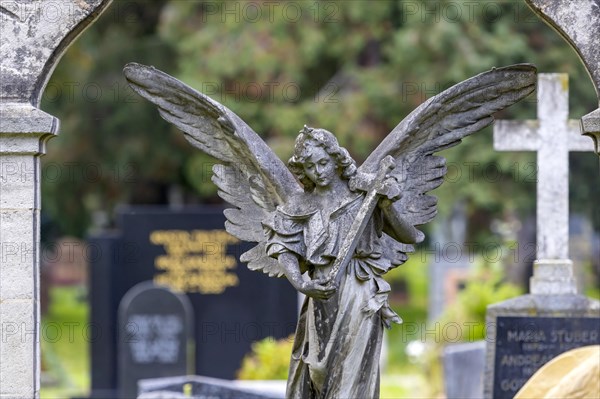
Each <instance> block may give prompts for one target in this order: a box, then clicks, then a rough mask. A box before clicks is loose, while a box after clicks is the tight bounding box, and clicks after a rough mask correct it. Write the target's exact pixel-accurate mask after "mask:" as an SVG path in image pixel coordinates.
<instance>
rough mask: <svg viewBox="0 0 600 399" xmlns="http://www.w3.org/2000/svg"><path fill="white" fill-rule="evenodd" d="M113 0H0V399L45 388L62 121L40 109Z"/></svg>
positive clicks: (13, 398)
mask: <svg viewBox="0 0 600 399" xmlns="http://www.w3.org/2000/svg"><path fill="white" fill-rule="evenodd" d="M109 3H110V0H87V1H85V2H84V1H80V0H61V1H60V2H56V1H53V2H48V1H42V0H29V1H22V0H19V1H16V0H15V1H8V0H0V48H1V49H2V56H1V57H0V333H1V336H0V398H1V399H5V398H6V399H8V398H10V399H20V398H36V397H38V396H39V388H40V340H41V339H42V338H43V337H40V334H39V331H40V330H39V327H40V312H39V289H40V287H39V281H40V279H39V258H40V255H39V253H40V247H39V242H40V239H39V236H40V164H39V156H40V155H42V154H43V153H44V151H45V143H46V141H47V140H48V139H49V138H51V137H52V136H53V135H55V134H56V133H57V132H58V125H59V124H58V119H56V118H54V117H53V116H51V115H48V114H46V113H45V112H43V111H41V110H40V109H39V104H40V98H41V95H42V93H43V91H44V88H45V86H46V83H47V82H48V79H49V78H50V75H51V74H52V71H53V70H54V67H55V66H56V63H57V62H58V60H59V59H60V57H61V56H62V54H63V53H64V51H65V50H66V49H67V47H68V46H69V45H70V44H71V43H72V42H73V40H75V38H76V37H77V36H78V35H79V34H80V33H81V32H83V30H84V29H85V28H86V27H87V26H88V25H89V24H90V23H91V22H92V21H93V20H94V19H96V18H97V17H98V15H99V14H100V13H101V12H102V11H103V10H104V9H105V8H106V7H107V6H108V4H109Z"/></svg>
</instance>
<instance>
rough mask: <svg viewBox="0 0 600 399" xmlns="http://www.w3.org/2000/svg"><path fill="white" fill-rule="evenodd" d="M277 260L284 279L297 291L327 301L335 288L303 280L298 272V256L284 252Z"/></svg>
mask: <svg viewBox="0 0 600 399" xmlns="http://www.w3.org/2000/svg"><path fill="white" fill-rule="evenodd" d="M277 259H278V260H279V265H280V266H281V268H282V269H283V270H284V273H285V277H287V279H288V281H289V282H290V284H292V286H293V287H294V288H295V289H296V290H297V291H299V292H301V293H303V294H304V295H307V296H310V297H312V298H317V299H327V298H329V297H331V296H332V295H333V294H334V292H335V290H336V288H335V287H333V286H324V285H322V284H321V282H320V281H315V280H309V281H306V280H304V278H303V277H302V273H301V272H300V264H299V262H298V256H297V255H295V254H294V253H292V252H284V253H282V254H280V255H279V256H278V258H277Z"/></svg>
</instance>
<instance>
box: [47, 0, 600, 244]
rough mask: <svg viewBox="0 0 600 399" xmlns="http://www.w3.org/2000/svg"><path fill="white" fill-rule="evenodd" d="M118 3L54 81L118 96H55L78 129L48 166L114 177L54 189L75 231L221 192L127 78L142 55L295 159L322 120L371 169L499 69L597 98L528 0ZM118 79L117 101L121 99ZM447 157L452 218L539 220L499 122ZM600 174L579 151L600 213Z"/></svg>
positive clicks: (584, 191) (579, 101)
mask: <svg viewBox="0 0 600 399" xmlns="http://www.w3.org/2000/svg"><path fill="white" fill-rule="evenodd" d="M112 7H113V15H116V16H112V17H111V14H110V11H109V13H108V14H107V15H105V16H104V17H103V18H102V19H101V21H100V23H99V24H97V25H96V26H95V27H93V28H92V29H91V30H90V31H88V32H87V33H86V34H85V35H84V36H83V37H82V38H81V40H80V41H79V42H78V43H77V44H76V46H75V47H73V49H71V51H70V53H69V54H68V55H67V56H66V57H65V60H64V61H63V62H62V63H61V65H60V67H59V69H58V71H57V73H56V74H55V78H54V80H53V82H54V83H57V84H58V85H62V87H64V84H65V82H69V81H74V80H76V81H77V82H80V83H81V85H84V84H85V83H86V82H97V83H98V84H101V85H103V86H102V87H103V94H105V96H103V98H102V99H100V100H98V101H96V102H92V101H89V99H86V98H83V99H81V98H76V99H75V101H69V99H66V98H64V96H62V97H60V98H59V100H57V101H46V109H48V110H49V111H50V112H51V113H53V114H55V115H57V116H59V117H61V119H62V121H63V137H61V138H59V139H55V140H54V143H53V144H51V145H50V151H49V154H50V155H49V156H48V157H47V159H46V161H47V164H49V163H51V162H60V163H61V164H63V163H65V162H67V160H69V162H81V163H84V162H88V163H89V162H94V163H97V164H98V165H100V166H101V167H102V169H103V172H105V173H106V175H107V176H106V177H107V178H105V179H102V180H101V181H98V182H88V181H85V180H77V181H75V182H73V181H72V180H69V179H65V178H64V177H63V178H61V179H57V180H55V181H52V182H48V183H47V184H45V188H44V189H45V195H44V200H45V206H46V209H47V210H48V212H49V213H51V214H52V215H53V216H54V217H55V218H56V217H58V216H59V215H60V220H61V223H62V224H63V229H64V230H66V231H68V232H70V233H76V234H81V233H82V232H83V231H84V230H85V228H86V226H88V225H89V215H90V212H91V211H93V210H98V209H99V210H104V211H107V212H109V213H110V212H111V210H112V208H113V207H114V206H115V204H118V203H121V202H124V203H127V202H135V198H136V197H142V196H143V193H144V188H145V189H146V190H149V189H150V188H152V187H156V186H157V185H160V186H163V187H166V186H170V185H178V186H183V187H185V188H187V189H188V190H189V191H191V192H194V193H195V194H197V195H198V196H200V197H202V198H209V199H213V198H214V195H215V191H214V187H213V186H212V185H211V183H210V182H209V174H210V173H209V171H210V166H211V164H212V160H211V159H210V158H209V157H207V156H205V155H202V154H200V153H199V152H197V151H193V150H192V149H191V147H190V146H188V145H187V144H185V143H183V142H182V139H181V137H180V135H177V134H175V133H174V132H172V130H173V129H171V128H170V127H168V126H167V125H166V124H165V123H163V122H161V121H160V119H159V117H158V115H157V113H156V111H154V110H152V107H151V106H148V105H147V104H145V103H143V101H142V100H141V99H138V98H137V97H133V94H131V93H130V92H129V91H128V90H127V89H126V86H125V82H124V81H123V79H122V78H121V69H122V66H123V65H124V64H125V63H126V62H129V61H139V62H142V63H147V64H153V65H155V66H157V67H159V68H161V69H163V70H165V71H167V72H169V73H171V74H173V75H174V76H176V77H178V78H180V79H181V80H183V81H185V82H186V83H188V84H189V85H191V86H192V87H195V88H197V89H198V90H200V91H203V92H205V93H206V94H208V95H210V96H211V97H213V98H214V99H216V100H217V101H220V102H222V103H223V104H225V105H226V106H228V107H229V108H231V109H232V110H233V111H234V112H236V113H237V114H239V115H240V116H241V117H242V118H243V119H244V120H246V121H247V122H248V123H249V125H250V126H252V127H253V128H254V129H255V130H256V131H257V132H259V134H261V135H262V136H263V138H264V139H265V140H267V141H268V143H269V145H270V146H271V147H272V148H273V149H274V150H275V151H276V152H277V154H278V155H279V156H280V157H281V158H282V159H284V160H287V159H288V158H289V156H290V154H291V151H292V148H293V140H294V138H295V136H296V135H297V132H298V131H299V130H300V129H301V128H302V126H303V125H304V124H308V125H313V126H319V127H323V128H326V129H328V130H331V131H333V132H334V133H335V134H336V135H337V136H338V138H339V140H340V142H341V144H342V145H344V146H346V147H347V148H348V149H349V150H350V152H351V153H352V155H353V156H354V157H355V158H356V159H357V160H358V161H359V162H360V161H362V160H364V159H365V157H366V156H367V155H368V154H369V153H370V152H371V151H372V150H373V148H374V147H375V146H376V145H377V144H378V143H379V142H380V141H381V140H382V138H383V137H385V135H386V134H387V133H388V132H389V131H391V130H392V129H393V127H394V126H395V125H396V124H397V123H398V122H400V120H401V119H402V118H404V117H405V116H406V115H407V114H408V113H409V112H411V111H412V110H413V109H414V108H415V107H417V106H418V105H419V104H420V103H422V102H423V101H424V100H425V99H426V98H428V97H430V96H432V95H434V94H436V93H438V92H440V91H442V90H444V89H446V88H448V87H450V86H451V85H453V84H455V83H457V82H459V81H461V80H464V79H465V78H467V77H470V76H473V75H475V74H477V73H480V72H483V71H485V70H488V69H490V68H492V67H494V66H502V65H508V64H512V63H518V62H530V63H534V64H536V65H537V66H538V68H539V70H540V71H541V72H566V73H568V74H569V75H570V79H571V93H572V95H571V108H572V111H571V114H572V115H573V117H580V116H581V115H583V114H585V113H586V112H589V111H590V110H591V109H592V107H593V106H594V105H595V103H596V101H595V96H594V92H593V89H592V86H591V84H590V80H589V78H588V77H587V76H586V73H585V71H584V69H583V67H582V65H581V63H580V62H579V60H578V59H577V57H576V55H575V53H574V52H573V51H572V50H571V49H570V48H569V47H568V46H567V44H566V43H565V42H564V41H563V40H562V39H561V38H560V37H559V36H558V35H557V34H556V33H555V32H554V31H552V30H551V29H550V28H548V27H547V26H546V25H544V24H543V23H542V22H541V21H539V20H538V19H537V17H535V16H534V15H533V14H532V13H531V12H530V10H529V9H528V8H527V7H526V6H525V5H524V4H523V2H521V1H514V2H513V1H507V2H468V1H465V2H460V1H459V2H456V1H452V2H449V1H439V2H432V1H376V2H370V1H315V0H302V1H293V2H277V1H276V2H273V1H270V2H269V1H252V2H243V1H214V0H212V1H152V2H149V1H145V2H142V1H137V2H136V1H127V2H125V1H123V2H119V1H117V2H115V4H114V5H113V6H112ZM115 83H117V86H118V89H119V95H120V97H119V99H118V101H115V100H114V98H111V97H110V96H108V95H106V94H107V93H111V92H110V88H111V87H112V86H111V85H115ZM49 94H50V92H48V93H47V97H49ZM130 96H131V97H130ZM535 108H536V104H535V98H530V99H529V100H528V101H525V102H524V103H523V104H519V105H517V106H515V107H512V108H511V109H510V110H508V111H505V112H502V113H500V114H499V115H498V117H500V118H510V119H514V118H534V117H535ZM59 141H60V142H59ZM444 155H445V156H446V157H447V158H448V162H449V165H450V166H451V168H450V173H452V175H449V177H448V181H447V183H446V184H444V185H443V186H442V187H441V188H440V189H438V190H437V195H438V196H439V197H440V209H441V211H442V213H444V212H448V210H449V208H450V207H451V205H452V203H453V202H454V201H455V200H457V199H458V198H464V199H465V200H466V203H467V204H469V215H470V219H471V220H470V224H471V226H472V232H471V234H472V235H476V234H477V233H478V232H487V231H489V229H490V221H491V220H492V219H493V218H502V217H503V216H502V212H506V211H507V210H508V212H514V213H519V214H531V213H533V209H534V204H535V201H534V199H535V196H534V192H535V163H534V161H535V156H534V155H533V154H529V153H498V152H495V151H494V150H493V147H492V138H491V129H489V128H488V129H486V131H484V132H482V133H480V134H477V135H475V136H474V137H472V138H468V139H467V140H465V143H464V144H463V145H461V146H458V147H456V148H454V149H451V150H448V151H446V152H444ZM59 160H60V161H59ZM128 165H132V166H133V172H132V175H133V177H134V178H133V179H132V180H131V181H125V180H124V179H112V178H111V177H112V176H109V173H108V171H110V170H112V169H111V168H113V169H114V168H115V167H117V168H126V167H127V166H128ZM594 168H595V169H594ZM594 170H596V176H595V177H594V176H590V173H594ZM594 178H595V179H596V180H597V179H598V177H597V160H596V159H595V158H594V156H593V155H591V157H579V156H578V158H577V160H576V161H574V162H573V173H572V182H573V184H572V187H571V192H572V193H573V195H572V198H573V201H572V202H573V207H576V208H577V209H578V211H580V212H584V213H585V212H587V213H588V214H590V215H591V212H592V211H591V206H592V204H593V203H594V201H593V198H596V201H597V198H599V197H600V188H599V185H597V184H595V185H594V184H590V182H589V180H590V179H592V180H593V179H594ZM88 180H89V179H88ZM143 183H146V184H143ZM102 193H104V194H102ZM507 193H510V195H506V194H507ZM155 197H156V196H155ZM163 197H164V196H163ZM82 200H83V201H82ZM153 200H154V202H160V200H161V198H154V199H153ZM163 200H164V198H163ZM78 204H79V205H78ZM596 219H600V215H597V216H596ZM596 225H597V226H598V225H600V220H596Z"/></svg>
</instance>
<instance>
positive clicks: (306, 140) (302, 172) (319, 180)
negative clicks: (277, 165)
mask: <svg viewBox="0 0 600 399" xmlns="http://www.w3.org/2000/svg"><path fill="white" fill-rule="evenodd" d="M288 164H289V166H290V170H291V171H292V172H293V173H294V174H295V175H296V177H298V179H299V180H300V182H301V183H302V184H303V185H304V189H305V190H306V191H312V190H313V188H314V187H315V186H317V185H319V186H327V185H328V184H330V183H331V177H332V174H334V173H335V175H337V176H339V177H340V178H342V179H344V180H349V179H351V178H352V177H353V176H354V175H356V162H354V160H353V159H352V157H351V156H350V154H349V153H348V151H347V150H346V149H345V148H343V147H340V145H339V143H338V141H337V139H336V138H335V136H334V135H333V134H332V133H331V132H328V131H327V130H325V129H313V128H311V127H308V126H304V128H303V129H302V130H301V131H300V134H299V135H298V137H297V138H296V145H295V146H294V155H293V156H292V158H290V160H289V162H288Z"/></svg>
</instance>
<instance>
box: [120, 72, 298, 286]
mask: <svg viewBox="0 0 600 399" xmlns="http://www.w3.org/2000/svg"><path fill="white" fill-rule="evenodd" d="M124 73H125V77H126V78H127V81H128V82H129V84H130V86H131V87H132V89H133V90H134V91H135V92H136V93H138V94H139V95H141V96H142V97H144V98H146V99H147V100H149V101H150V102H152V103H154V104H155V105H156V106H157V107H158V110H159V112H160V115H161V116H162V117H163V118H164V119H165V120H167V121H168V122H170V123H172V124H174V125H175V126H177V127H178V128H179V129H181V130H182V131H183V132H184V134H185V137H186V139H187V140H188V141H189V142H190V143H191V144H192V145H193V146H195V147H197V148H199V149H200V150H202V151H204V152H205V153H207V154H209V155H211V156H213V157H215V158H216V159H217V160H219V161H220V164H218V165H215V167H214V168H213V172H214V174H213V179H212V180H213V182H214V183H215V184H216V185H217V186H218V188H219V195H220V196H221V197H222V198H223V199H224V200H225V201H227V202H229V203H230V204H232V205H233V206H234V207H235V208H233V209H227V210H225V217H226V218H227V222H226V223H225V228H226V230H227V232H229V233H230V234H231V235H233V236H235V237H237V238H239V239H241V240H244V241H251V242H257V243H258V245H257V246H256V247H254V248H253V249H251V250H250V251H248V252H246V253H245V254H243V255H242V258H241V260H242V262H248V268H250V269H252V270H261V271H263V272H264V273H267V274H269V275H270V276H281V275H283V270H281V267H280V266H279V264H278V262H277V260H275V259H273V258H270V257H268V256H267V254H266V250H265V242H264V241H265V236H264V233H263V227H262V222H263V220H265V219H267V218H269V216H270V215H271V214H272V212H274V211H275V208H276V207H277V206H278V205H282V204H284V203H286V202H287V201H288V200H289V199H290V198H291V197H293V196H295V195H299V194H301V193H302V192H303V190H302V187H301V186H300V184H299V183H298V181H297V180H296V178H295V177H294V176H293V175H292V173H291V172H290V170H289V169H288V168H287V167H286V166H285V165H284V164H283V162H282V161H281V160H280V159H279V158H278V157H277V155H275V154H274V153H273V152H272V151H271V149H270V148H269V147H268V146H267V145H266V144H265V142H264V141H263V140H262V139H261V138H260V137H259V136H258V135H257V134H256V133H255V132H254V131H253V130H252V129H251V128H250V127H249V126H248V125H247V124H246V123H245V122H244V121H243V120H242V119H241V118H240V117H238V116H237V115H236V114H235V113H233V112H232V111H231V110H229V109H228V108H226V107H225V106H223V105H222V104H219V103H218V102H216V101H214V100H212V99H210V98H209V97H208V96H205V95H204V94H202V93H199V92H197V91H196V90H194V89H192V88H191V87H189V86H187V85H185V84H184V83H182V82H180V81H179V80H177V79H175V78H174V77H172V76H170V75H167V74H166V73H164V72H161V71H159V70H157V69H155V68H153V67H148V66H145V65H140V64H135V63H131V64H128V65H127V66H126V67H125V69H124Z"/></svg>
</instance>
